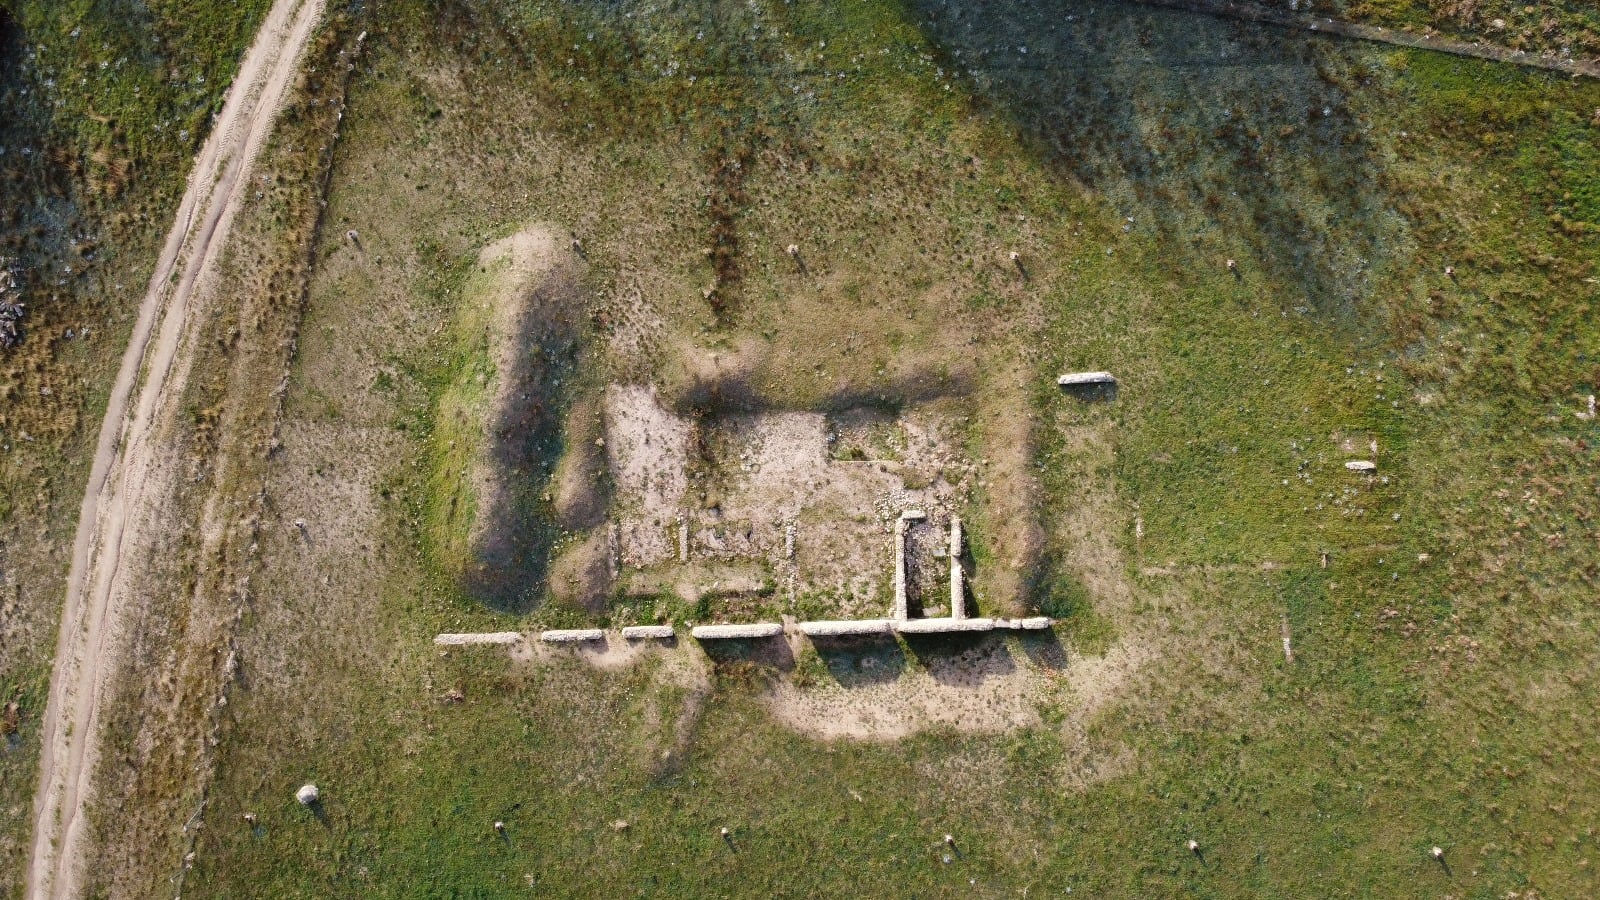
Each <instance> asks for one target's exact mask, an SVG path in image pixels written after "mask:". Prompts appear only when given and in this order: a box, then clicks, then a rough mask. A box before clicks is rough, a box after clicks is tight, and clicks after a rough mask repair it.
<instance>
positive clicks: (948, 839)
mask: <svg viewBox="0 0 1600 900" xmlns="http://www.w3.org/2000/svg"><path fill="white" fill-rule="evenodd" d="M944 842H945V844H946V845H947V846H951V847H954V846H955V845H956V836H955V835H953V834H947V835H945V836H944Z"/></svg>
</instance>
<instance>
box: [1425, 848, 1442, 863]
mask: <svg viewBox="0 0 1600 900" xmlns="http://www.w3.org/2000/svg"><path fill="white" fill-rule="evenodd" d="M1428 852H1429V853H1431V854H1433V858H1434V859H1438V860H1442V859H1444V848H1443V847H1434V848H1433V849H1432V850H1429V851H1428Z"/></svg>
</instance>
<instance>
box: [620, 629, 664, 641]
mask: <svg viewBox="0 0 1600 900" xmlns="http://www.w3.org/2000/svg"><path fill="white" fill-rule="evenodd" d="M672 636H673V631H672V626H671V625H629V626H628V627H627V628H624V629H622V637H623V639H624V640H629V641H648V640H666V639H669V638H671V637H672Z"/></svg>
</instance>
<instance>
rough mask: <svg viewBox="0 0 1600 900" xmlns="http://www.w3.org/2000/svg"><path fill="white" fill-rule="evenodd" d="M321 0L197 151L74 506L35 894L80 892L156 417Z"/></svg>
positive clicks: (281, 32)
mask: <svg viewBox="0 0 1600 900" xmlns="http://www.w3.org/2000/svg"><path fill="white" fill-rule="evenodd" d="M322 6H323V0H277V2H275V3H274V4H273V6H272V9H271V10H270V11H269V12H268V13H267V17H266V19H265V21H264V22H263V23H262V26H261V31H260V32H259V33H258V34H257V35H256V39H255V42H254V43H253V44H252V45H251V47H250V50H249V52H248V53H246V54H245V57H244V61H243V62H242V63H241V65H240V68H239V74H238V77H237V78H236V79H235V81H234V84H233V87H232V89H231V90H230V91H229V94H228V100H227V102H226V104H225V105H224V106H223V109H222V113H221V114H220V116H219V117H218V118H217V121H216V123H215V125H214V127H213V128H212V131H211V136H210V137H209V138H207V139H206V142H205V145H204V146H203V147H202V148H201V150H200V154H199V156H197V157H196V159H195V164H194V170H193V172H192V173H191V174H190V176H189V185H188V189H187V190H186V191H185V192H184V195H183V200H182V202H181V203H180V204H179V206H178V211H177V215H176V217H175V219H174V222H173V226H172V230H171V232H170V233H169V234H168V235H167V241H166V244H165V246H164V247H163V248H162V251H161V256H160V257H159V259H158V260H157V262H156V267H155V271H154V273H153V274H152V275H151V278H150V286H149V289H148V290H147V292H146V294H145V297H144V300H143V302H142V303H141V304H140V307H139V317H138V320H137V321H136V322H135V324H134V328H133V334H132V335H131V337H130V339H129V342H128V348H127V350H126V352H125V353H124V354H123V357H122V366H121V368H120V369H119V370H118V372H117V379H116V382H115V384H114V385H113V387H112V389H111V396H110V398H109V400H108V402H107V405H106V414H105V418H104V420H103V421H102V422H101V426H100V439H99V443H98V445H97V447H96V450H95V457H94V462H93V465H92V467H91V469H90V473H89V483H88V487H87V488H86V490H85V492H84V498H83V506H82V509H81V511H80V513H79V518H78V533H77V538H76V540H75V541H74V544H73V549H72V568H71V571H70V573H69V575H68V579H67V598H66V604H65V606H64V608H63V610H62V618H61V634H60V637H59V639H58V640H57V643H56V656H55V670H54V672H53V673H52V675H51V679H50V694H49V701H48V704H47V706H46V707H45V714H44V720H43V729H42V731H43V745H42V747H41V749H40V754H39V788H38V792H37V793H36V794H35V797H34V839H33V849H32V852H31V856H30V860H29V866H28V896H29V897H73V896H77V895H78V894H79V893H80V887H79V874H80V873H79V871H78V866H79V864H81V861H82V859H83V857H84V847H83V842H84V838H85V822H84V818H83V816H82V815H81V813H82V811H83V808H84V801H85V799H86V798H87V796H88V789H89V778H90V775H91V774H92V772H93V770H94V763H95V759H96V755H97V754H96V753H95V745H96V741H97V738H98V714H97V713H98V706H99V703H100V701H101V698H102V695H103V693H104V688H105V684H104V682H105V679H106V677H107V675H108V673H110V672H111V671H113V670H114V666H112V665H111V664H110V660H108V659H107V658H106V647H107V643H108V642H107V636H108V635H111V634H115V633H116V631H117V627H118V617H119V605H118V604H117V603H116V602H114V601H115V600H116V599H117V598H118V597H119V596H120V595H121V594H122V593H123V592H124V591H125V590H126V584H125V582H126V580H127V578H128V575H127V570H126V569H125V568H124V567H123V565H122V563H123V551H124V549H126V548H131V547H134V546H137V545H138V544H139V543H140V541H139V539H138V536H137V534H136V532H137V527H136V522H137V519H136V518H135V517H134V516H133V515H132V512H133V511H134V510H135V508H137V507H138V506H139V505H140V500H141V498H142V497H143V495H144V493H145V492H147V491H148V490H149V489H150V488H149V487H148V479H147V476H148V475H150V474H151V472H152V470H153V469H155V468H156V467H158V466H159V465H160V461H159V460H155V459H152V458H151V457H152V455H153V454H152V452H151V451H152V444H153V443H154V437H155V431H156V426H157V424H158V423H159V422H160V421H161V420H162V419H163V412H164V411H167V410H168V409H169V408H170V407H171V406H172V405H173V404H175V403H177V402H178V401H179V398H180V397H181V395H182V387H183V384H182V382H183V378H184V376H183V374H182V373H184V372H186V371H187V368H188V367H187V365H186V364H181V363H182V357H181V354H182V353H185V352H187V351H188V350H189V349H190V345H189V344H188V343H187V342H186V341H184V340H183V338H184V336H185V334H186V333H187V331H188V328H187V324H188V320H189V318H190V316H189V313H190V312H191V309H192V307H193V304H194V302H195V298H196V297H197V296H198V295H199V294H200V293H202V291H203V288H204V286H205V284H206V282H207V281H208V279H210V278H211V277H212V271H213V269H214V267H215V263H216V260H217V258H218V257H219V256H220V255H221V250H222V248H223V246H224V245H225V244H226V243H227V236H228V232H229V228H230V226H231V224H232V221H233V215H234V212H235V211H236V210H237V208H238V206H239V201H240V199H241V198H242V197H244V196H245V193H246V187H247V186H248V182H249V176H250V171H251V168H252V164H253V162H254V160H255V157H256V154H257V153H258V152H259V150H260V149H261V147H262V146H263V145H264V144H265V142H266V139H267V137H268V135H269V134H270V133H271V130H272V125H273V121H274V119H275V117H276V113H277V111H278V109H279V107H280V106H281V105H282V103H283V100H284V98H285V96H286V95H287V93H288V89H289V87H290V86H291V85H292V84H293V82H294V76H295V72H296V69H297V63H298V60H299V57H300V55H301V53H302V52H303V50H304V48H305V46H306V44H307V41H308V40H309V38H310V37H311V34H312V32H313V30H314V29H315V26H316V24H317V22H318V21H319V20H320V18H321V14H322ZM141 376H142V380H141ZM154 480H155V481H159V480H160V479H154ZM129 568H131V566H130V567H129Z"/></svg>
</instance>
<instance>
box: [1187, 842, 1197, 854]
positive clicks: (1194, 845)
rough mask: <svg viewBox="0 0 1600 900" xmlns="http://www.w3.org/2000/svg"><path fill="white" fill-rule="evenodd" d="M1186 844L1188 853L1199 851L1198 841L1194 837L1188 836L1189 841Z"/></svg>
mask: <svg viewBox="0 0 1600 900" xmlns="http://www.w3.org/2000/svg"><path fill="white" fill-rule="evenodd" d="M1186 846H1187V847H1188V848H1189V852H1190V853H1199V852H1200V842H1199V841H1197V840H1195V839H1194V838H1190V839H1189V843H1188V844H1187V845H1186Z"/></svg>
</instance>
